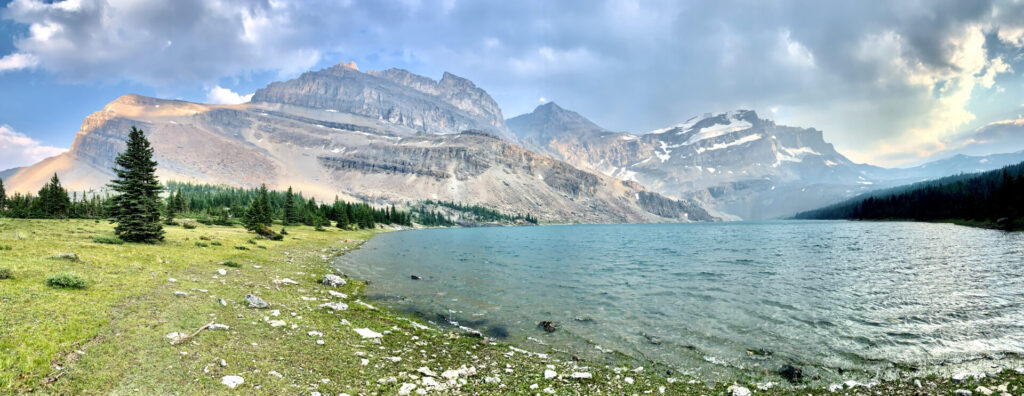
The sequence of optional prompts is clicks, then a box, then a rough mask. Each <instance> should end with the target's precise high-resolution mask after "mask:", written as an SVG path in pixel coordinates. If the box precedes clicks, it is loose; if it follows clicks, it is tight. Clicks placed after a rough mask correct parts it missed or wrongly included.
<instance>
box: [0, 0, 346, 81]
mask: <svg viewBox="0 0 1024 396" xmlns="http://www.w3.org/2000/svg"><path fill="white" fill-rule="evenodd" d="M295 7H296V5H295V4H294V3H290V2H285V1H249V0H221V1H206V0H180V1H169V0H163V1H141V2H140V1H123V0H110V1H107V0H66V1H61V2H48V1H46V2H44V1H40V0H14V1H12V2H11V3H9V4H8V5H7V7H6V9H4V10H3V17H4V18H5V19H9V20H12V21H14V22H17V23H20V24H24V25H27V26H28V32H27V34H26V35H24V36H17V37H15V39H14V46H15V47H16V48H17V51H16V52H15V53H13V54H11V55H7V56H5V57H4V58H3V59H4V62H0V66H4V67H3V68H24V67H29V66H35V65H38V67H40V68H42V69H45V70H47V71H50V72H52V73H55V74H56V75H57V76H59V77H60V78H62V79H64V80H68V81H72V82H91V81H95V80H100V81H108V80H119V79H126V80H129V81H132V82H140V83H143V84H148V85H153V86H160V87H166V86H171V85H175V84H180V83H193V84H194V83H197V82H199V83H203V82H213V81H216V80H217V79H218V78H221V77H224V76H236V75H244V74H248V73H253V72H261V71H277V72H280V73H282V75H288V74H294V73H298V72H301V71H305V70H307V69H309V68H310V67H312V66H313V65H315V64H316V63H317V62H318V61H319V60H320V57H321V56H322V51H323V49H322V48H324V47H325V44H329V43H324V42H323V41H317V40H314V38H315V36H314V35H312V34H310V30H309V28H312V27H306V26H303V25H301V24H302V23H303V22H304V18H302V17H299V16H297V15H294V14H293V12H294V11H295ZM3 68H0V70H3Z"/></svg>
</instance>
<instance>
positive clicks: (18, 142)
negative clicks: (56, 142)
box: [0, 125, 67, 170]
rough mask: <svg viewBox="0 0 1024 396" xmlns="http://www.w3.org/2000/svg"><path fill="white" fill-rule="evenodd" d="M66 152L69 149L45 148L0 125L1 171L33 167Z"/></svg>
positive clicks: (36, 141)
mask: <svg viewBox="0 0 1024 396" xmlns="http://www.w3.org/2000/svg"><path fill="white" fill-rule="evenodd" d="M65 151H67V149H63V148H59V147H51V146H44V145H42V144H40V143H39V141H38V140H35V139H32V138H30V137H28V136H25V135H24V134H22V133H19V132H17V131H15V130H14V129H12V128H11V127H10V126H8V125H0V170H4V169H9V168H15V167H19V166H27V165H32V164H34V163H36V162H39V161H41V160H43V159H45V158H48V157H52V156H55V155H57V154H60V153H63V152H65Z"/></svg>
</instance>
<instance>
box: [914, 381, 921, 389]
mask: <svg viewBox="0 0 1024 396" xmlns="http://www.w3.org/2000/svg"><path fill="white" fill-rule="evenodd" d="M914 386H916V387H918V388H920V387H921V380H919V379H915V380H914Z"/></svg>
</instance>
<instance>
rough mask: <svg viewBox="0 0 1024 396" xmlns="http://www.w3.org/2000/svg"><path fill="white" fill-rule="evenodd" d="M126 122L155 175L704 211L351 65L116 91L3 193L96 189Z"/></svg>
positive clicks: (453, 81) (388, 195)
mask: <svg viewBox="0 0 1024 396" xmlns="http://www.w3.org/2000/svg"><path fill="white" fill-rule="evenodd" d="M133 125H134V126H138V127H139V128H142V129H143V130H145V131H146V134H147V137H148V138H149V140H150V141H151V143H152V145H153V148H154V152H155V156H156V159H157V161H158V162H159V164H160V165H159V168H158V176H160V177H161V179H162V180H177V181H192V182H200V183H211V184H223V185H233V186H249V187H251V186H257V185H259V184H261V183H266V184H267V185H268V186H269V187H271V188H277V189H283V188H287V187H288V186H292V187H294V188H295V189H296V190H298V191H302V192H304V193H306V194H307V195H312V196H316V197H318V198H320V199H323V200H331V199H333V198H334V197H340V198H342V199H349V200H366V201H369V202H371V203H376V204H381V205H384V204H403V203H410V202H414V201H420V200H426V199H433V200H444V201H455V202H463V203H467V204H476V205H483V206H487V207H490V208H493V209H496V210H500V211H502V212H506V213H524V214H525V213H529V214H532V215H533V216H535V217H537V218H539V219H541V220H544V221H552V222H586V223H603V222H660V221H710V220H714V219H715V218H714V217H712V216H710V215H709V214H708V213H707V211H705V210H704V209H703V208H702V207H701V206H700V205H698V204H696V203H695V202H693V201H689V200H673V199H667V198H665V197H663V196H662V195H660V194H657V193H654V192H652V191H649V190H647V189H646V188H644V187H642V186H641V185H639V184H638V183H636V182H630V181H622V180H618V179H615V178H612V177H609V176H606V175H602V174H598V173H594V172H589V171H585V170H581V169H578V168H576V167H573V166H572V165H570V164H567V163H565V162H563V161H558V160H555V159H552V158H550V157H548V156H544V155H539V154H537V153H534V152H532V151H530V150H527V149H524V148H523V147H520V146H518V145H516V144H514V143H512V142H510V141H509V140H514V137H512V136H511V133H510V131H509V130H508V128H507V127H506V126H505V122H504V119H503V118H502V115H501V110H500V109H499V108H498V106H497V105H496V104H495V102H494V101H493V100H492V99H491V98H490V96H488V95H487V93H486V92H484V91H483V90H481V89H479V88H477V87H476V86H475V85H473V83H472V82H469V81H468V80H465V79H462V78H460V77H457V76H455V75H452V74H450V73H446V74H445V75H444V77H442V79H441V80H440V81H433V80H430V79H428V78H426V77H421V76H417V75H414V74H411V73H409V72H407V71H404V70H398V69H391V70H386V71H379V72H377V71H374V72H368V73H362V72H360V71H359V70H358V69H357V68H356V67H355V65H353V64H339V65H336V66H333V67H330V68H327V69H323V70H320V71H315V72H308V73H304V74H302V75H301V76H299V77H298V78H295V79H293V80H289V81H284V82H276V83H273V84H270V85H268V86H267V87H266V88H263V89H260V90H258V91H256V92H255V94H254V95H253V98H252V101H251V102H250V103H246V104H241V105H206V104H198V103H190V102H184V101H174V100H162V99H156V98H149V97H143V96H138V95H126V96H123V97H120V98H118V99H117V100H114V101H113V102H111V103H109V104H107V105H106V106H104V108H103V109H102V110H100V111H98V112H96V113H94V114H92V115H90V116H88V117H87V118H86V119H85V121H84V122H83V123H82V127H81V130H80V131H79V132H78V133H77V135H76V136H75V141H74V143H73V144H72V146H71V149H70V150H69V151H68V152H66V153H64V154H61V155H59V156H56V157H51V158H48V159H46V160H43V161H42V162H40V163H38V164H35V165H32V166H29V167H25V168H21V169H18V170H16V171H15V172H14V173H13V174H12V175H10V176H9V177H7V178H6V183H7V185H8V186H9V187H8V189H9V190H11V191H23V192H32V191H35V190H37V189H38V188H39V187H40V186H41V185H42V184H43V183H45V181H46V180H47V179H48V178H49V176H50V175H52V174H54V173H57V174H58V175H59V176H60V177H61V179H62V180H63V181H64V184H65V186H66V187H68V188H69V189H72V190H89V189H96V188H101V187H103V186H104V185H105V184H106V183H107V182H108V181H109V180H110V178H111V176H112V171H111V167H112V166H113V158H114V157H115V156H116V155H117V153H118V152H120V151H121V150H123V149H124V141H125V137H126V134H127V131H128V130H129V128H130V127H131V126H133ZM503 137H504V139H503Z"/></svg>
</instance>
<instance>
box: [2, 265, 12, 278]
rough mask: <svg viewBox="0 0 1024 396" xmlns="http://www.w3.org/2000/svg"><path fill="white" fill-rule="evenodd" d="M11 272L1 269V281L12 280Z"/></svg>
mask: <svg viewBox="0 0 1024 396" xmlns="http://www.w3.org/2000/svg"><path fill="white" fill-rule="evenodd" d="M11 276H12V275H11V270H10V269H8V268H0V280H4V279H11Z"/></svg>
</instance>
